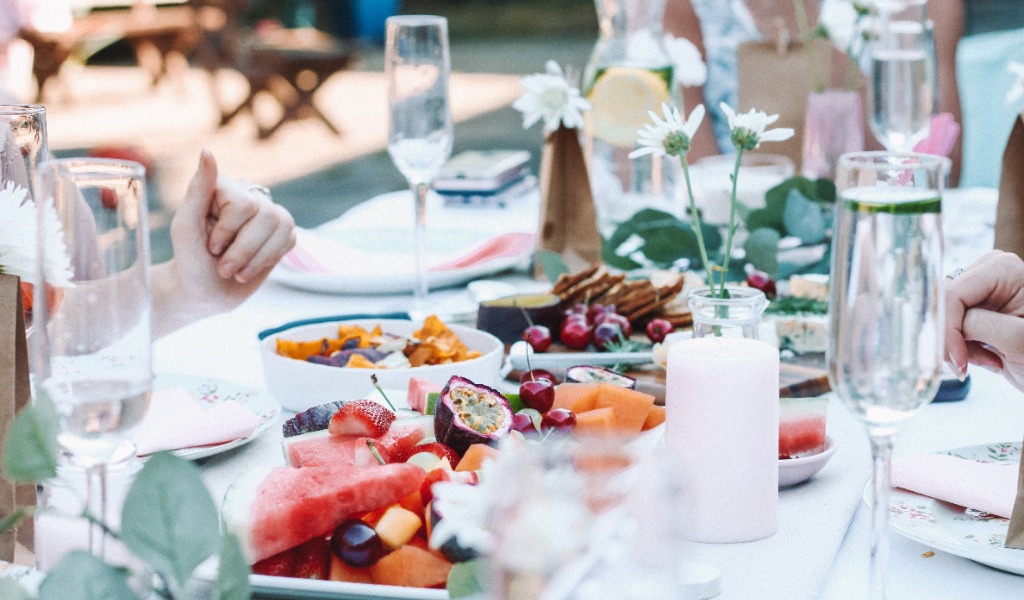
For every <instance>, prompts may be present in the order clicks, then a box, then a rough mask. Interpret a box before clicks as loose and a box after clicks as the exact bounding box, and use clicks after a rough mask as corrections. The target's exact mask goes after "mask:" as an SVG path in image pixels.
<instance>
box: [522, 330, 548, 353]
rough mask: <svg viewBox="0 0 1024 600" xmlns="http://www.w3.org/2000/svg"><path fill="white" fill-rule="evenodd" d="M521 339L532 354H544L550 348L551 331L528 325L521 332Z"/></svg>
mask: <svg viewBox="0 0 1024 600" xmlns="http://www.w3.org/2000/svg"><path fill="white" fill-rule="evenodd" d="M523 339H524V340H526V343H527V344H529V345H530V347H531V348H533V351H534V352H544V351H546V350H547V349H548V348H550V347H551V330H550V329H548V328H547V327H545V326H543V325H530V326H529V327H527V328H526V329H524V330H523Z"/></svg>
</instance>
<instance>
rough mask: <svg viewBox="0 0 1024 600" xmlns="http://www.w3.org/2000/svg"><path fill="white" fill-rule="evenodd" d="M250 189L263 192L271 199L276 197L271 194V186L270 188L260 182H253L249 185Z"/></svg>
mask: <svg viewBox="0 0 1024 600" xmlns="http://www.w3.org/2000/svg"><path fill="white" fill-rule="evenodd" d="M249 191H250V192H262V193H263V195H265V196H266V197H267V198H269V199H271V200H273V199H274V196H273V195H271V193H270V188H268V187H267V186H265V185H259V184H256V183H253V184H251V185H250V186H249Z"/></svg>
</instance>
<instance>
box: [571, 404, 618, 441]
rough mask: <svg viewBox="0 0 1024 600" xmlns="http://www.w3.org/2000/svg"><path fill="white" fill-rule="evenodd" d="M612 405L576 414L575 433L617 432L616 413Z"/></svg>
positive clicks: (603, 433)
mask: <svg viewBox="0 0 1024 600" xmlns="http://www.w3.org/2000/svg"><path fill="white" fill-rule="evenodd" d="M612 411H613V409H612V407H610V406H608V407H605V408H595V409H593V410H587V411H583V412H581V413H578V414H577V415H576V427H574V428H573V430H572V432H573V435H606V434H610V433H615V415H614V414H612Z"/></svg>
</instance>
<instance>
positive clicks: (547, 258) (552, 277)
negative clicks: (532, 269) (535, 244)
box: [537, 250, 569, 283]
mask: <svg viewBox="0 0 1024 600" xmlns="http://www.w3.org/2000/svg"><path fill="white" fill-rule="evenodd" d="M537 261H538V262H540V268H541V270H542V271H544V276H545V277H547V278H548V281H550V282H551V283H554V282H555V281H557V280H558V276H559V275H562V274H563V273H568V272H569V267H568V266H566V264H565V261H564V260H562V255H561V254H559V253H557V252H552V251H551V250H540V251H539V252H537Z"/></svg>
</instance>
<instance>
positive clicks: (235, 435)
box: [132, 387, 260, 456]
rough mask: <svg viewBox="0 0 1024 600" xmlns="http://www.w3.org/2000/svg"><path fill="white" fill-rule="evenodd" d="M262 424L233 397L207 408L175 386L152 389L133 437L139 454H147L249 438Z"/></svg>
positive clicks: (184, 390)
mask: <svg viewBox="0 0 1024 600" xmlns="http://www.w3.org/2000/svg"><path fill="white" fill-rule="evenodd" d="M259 424H260V420H259V417H257V416H256V415H255V414H253V412H252V411H250V410H249V409H247V408H245V407H244V406H242V405H241V404H239V403H238V402H235V401H234V400H226V401H224V402H221V403H219V404H215V405H213V406H211V407H209V408H204V407H203V406H202V405H201V404H200V403H199V400H197V399H196V398H195V397H193V396H192V394H190V393H188V391H187V390H186V389H185V388H181V387H175V388H168V389H163V390H156V391H154V392H153V397H152V399H151V400H150V403H149V411H148V412H147V413H146V418H145V419H143V420H142V423H141V424H140V425H139V427H138V428H137V429H136V430H135V433H134V435H133V436H132V439H133V440H134V442H135V445H136V446H138V454H139V456H145V455H147V454H152V453H154V452H160V451H161V450H180V449H182V448H194V447H198V446H212V445H214V444H221V443H225V442H230V441H232V440H237V439H240V438H246V437H249V436H250V435H252V434H253V432H254V431H256V428H257V427H258V426H259Z"/></svg>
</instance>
